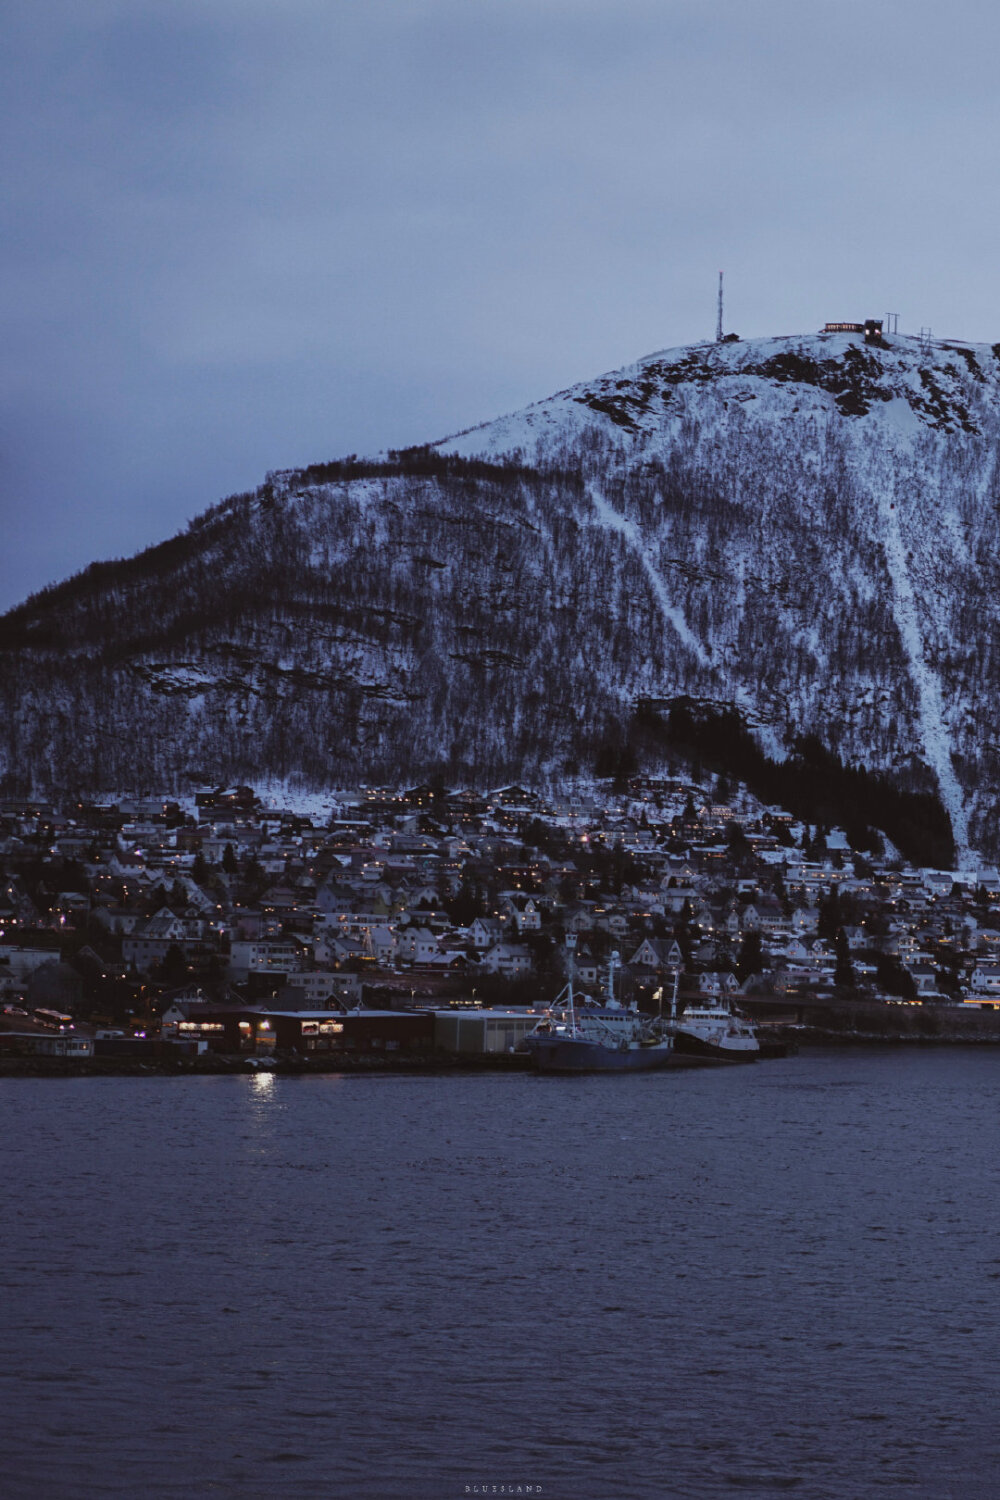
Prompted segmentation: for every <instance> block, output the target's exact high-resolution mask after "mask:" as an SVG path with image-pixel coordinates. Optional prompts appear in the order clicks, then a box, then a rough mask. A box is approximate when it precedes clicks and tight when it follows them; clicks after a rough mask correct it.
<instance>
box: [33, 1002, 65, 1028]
mask: <svg viewBox="0 0 1000 1500" xmlns="http://www.w3.org/2000/svg"><path fill="white" fill-rule="evenodd" d="M31 1014H32V1017H33V1018H34V1019H35V1020H36V1021H38V1022H39V1023H40V1024H41V1025H42V1026H48V1027H49V1029H50V1030H52V1031H72V1030H73V1017H72V1016H68V1015H66V1014H65V1012H64V1011H61V1010H48V1009H46V1007H45V1006H39V1007H38V1008H37V1009H36V1010H33V1011H32V1012H31Z"/></svg>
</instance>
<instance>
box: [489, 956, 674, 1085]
mask: <svg viewBox="0 0 1000 1500" xmlns="http://www.w3.org/2000/svg"><path fill="white" fill-rule="evenodd" d="M619 966H620V959H619V955H618V954H617V953H613V954H612V955H611V959H610V962H609V964H608V975H607V983H606V990H605V994H604V997H603V998H602V999H601V1000H593V999H591V998H590V997H589V996H587V995H577V994H576V993H575V992H574V989H573V978H572V973H571V975H570V980H569V983H568V984H567V985H566V988H565V989H564V990H562V991H561V992H560V994H559V995H558V996H557V997H556V999H555V1000H554V1001H553V1003H552V1005H551V1006H550V1007H549V1008H548V1010H547V1011H546V1013H545V1015H544V1016H543V1017H542V1019H541V1020H540V1021H539V1023H538V1025H537V1026H535V1027H534V1028H533V1030H531V1031H529V1032H528V1033H527V1035H526V1036H525V1037H524V1040H523V1041H522V1042H521V1044H520V1047H519V1050H523V1051H524V1052H527V1054H528V1056H529V1058H530V1059H531V1062H532V1064H533V1065H534V1066H535V1067H536V1068H537V1069H538V1071H539V1072H541V1073H633V1072H648V1071H650V1070H651V1069H653V1068H663V1067H667V1066H668V1065H669V1064H670V1063H671V1062H672V1061H673V1057H674V1038H673V1037H672V1036H671V1035H670V1033H669V1031H668V1030H667V1029H666V1027H665V1026H664V1025H662V1024H661V1022H660V1021H659V1020H658V1019H657V1018H656V1017H654V1016H648V1015H645V1014H643V1012H641V1011H640V1010H639V1009H638V1007H637V1006H635V1005H622V1003H621V1001H620V1000H618V999H617V998H616V996H615V972H616V969H617V968H618V967H619ZM571 967H572V965H571Z"/></svg>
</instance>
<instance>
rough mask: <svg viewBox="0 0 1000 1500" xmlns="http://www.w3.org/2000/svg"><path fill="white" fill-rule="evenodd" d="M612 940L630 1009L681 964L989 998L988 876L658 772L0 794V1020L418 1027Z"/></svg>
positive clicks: (927, 998)
mask: <svg viewBox="0 0 1000 1500" xmlns="http://www.w3.org/2000/svg"><path fill="white" fill-rule="evenodd" d="M612 952H616V953H618V954H619V955H620V960H621V967H620V976H621V977H620V980H619V983H620V985H621V986H622V987H623V989H624V991H625V993H626V994H627V995H628V996H630V997H631V996H635V997H636V998H637V999H638V1000H639V1003H640V1004H642V1005H643V1006H645V1007H648V1006H649V1005H651V1004H652V1003H654V1002H655V1001H656V998H657V997H658V995H659V993H660V992H662V991H663V989H664V987H665V986H670V985H672V983H673V981H674V976H679V981H680V984H681V993H682V995H688V996H690V995H692V994H701V995H704V994H724V995H725V994H736V993H737V992H739V993H740V994H742V995H743V996H745V997H747V996H752V997H756V998H757V999H768V998H770V999H773V1000H774V1001H776V1002H781V1001H788V1002H793V1001H794V1000H795V999H796V998H801V997H803V996H816V995H837V994H841V995H847V994H854V995H858V994H861V995H865V996H867V997H869V998H874V999H884V1000H885V1001H887V1002H896V1003H898V1002H900V1001H909V1002H910V1003H928V1004H930V1003H942V1002H943V1003H953V1004H954V1003H962V1004H965V1005H978V1006H996V1007H1000V876H998V874H997V871H996V870H992V869H990V870H985V869H977V870H975V871H967V872H963V871H936V870H925V869H916V868H912V867H908V866H906V865H905V864H904V863H903V862H902V861H900V860H899V859H894V860H886V859H881V860H873V859H871V858H870V857H869V856H861V855H858V854H856V853H854V852H852V850H851V849H850V848H849V846H848V844H847V841H846V838H845V837H844V835H843V834H842V833H841V832H839V831H838V830H824V829H818V828H811V827H808V826H806V825H803V824H800V823H798V822H796V821H795V819H793V818H792V816H791V815H790V814H789V813H788V812H786V811H784V810H783V809H781V808H775V807H772V808H767V807H763V806H761V805H760V804H759V803H757V802H756V801H755V800H754V799H753V798H751V797H750V796H749V794H747V793H745V792H743V791H739V790H738V791H736V792H735V793H733V792H730V790H729V789H728V788H726V787H724V786H719V785H717V786H716V788H715V789H714V791H713V792H709V791H708V790H707V789H706V788H705V787H703V786H699V785H694V784H691V783H689V782H685V781H684V780H680V779H673V778H668V777H662V778H655V777H645V778H636V779H635V780H634V781H633V782H632V783H631V784H630V785H629V787H628V788H627V790H625V791H613V790H612V789H611V788H610V787H607V786H601V785H596V786H590V787H588V788H586V789H584V790H576V791H574V792H573V793H572V794H566V793H563V794H561V795H548V796H542V795H539V794H537V793H533V792H530V791H528V790H526V789H525V788H523V787H518V786H509V787H503V788H499V789H495V790H493V791H490V792H482V793H480V792H473V791H468V790H463V791H451V792H449V791H448V790H446V789H445V788H443V787H429V786H421V787H415V788H411V789H409V790H406V791H392V790H385V789H370V788H369V789H361V790H359V791H355V792H351V793H348V792H344V793H339V794H336V795H332V794H331V795H330V796H328V797H326V798H325V799H313V800H312V803H311V805H308V806H306V805H303V806H299V807H298V808H289V807H285V808H281V807H274V806H270V805H267V804H266V803H265V802H263V801H262V800H261V799H260V798H259V797H258V796H256V795H255V793H254V791H253V789H251V788H249V787H231V788H219V789H216V790H213V791H206V792H204V793H201V794H199V795H198V796H197V797H195V798H193V799H191V801H190V802H188V803H182V802H178V801H174V800H172V799H119V800H117V801H115V802H114V803H110V802H109V803H96V802H91V803H84V802H79V803H75V804H71V805H67V804H65V803H64V804H62V805H61V806H55V805H52V804H46V803H41V802H27V801H7V802H0V1006H2V1013H0V1031H2V1030H3V1029H4V1028H6V1029H7V1030H11V1029H12V1028H16V1027H17V1026H18V1025H20V1026H21V1028H22V1030H23V1029H24V1027H25V1026H26V1025H27V1024H28V1023H29V1022H30V1018H31V1016H32V1014H33V1013H34V1012H35V1011H38V1010H45V1009H48V1010H53V1009H54V1010H55V1011H56V1012H57V1013H59V1012H60V1011H61V1012H63V1013H65V1014H66V1015H71V1016H73V1017H74V1018H76V1021H78V1022H79V1023H80V1025H83V1024H84V1023H86V1022H88V1021H89V1022H90V1023H91V1024H92V1025H93V1026H95V1027H98V1028H102V1027H103V1028H111V1029H113V1030H114V1029H117V1030H121V1031H122V1033H123V1038H124V1039H125V1040H128V1039H129V1037H130V1036H131V1035H132V1034H133V1033H135V1032H138V1031H139V1030H143V1031H146V1032H147V1033H150V1032H154V1031H159V1032H161V1033H162V1035H163V1036H165V1037H167V1036H169V1037H175V1038H177V1039H179V1040H180V1039H184V1038H187V1039H188V1040H196V1041H197V1042H198V1043H199V1044H210V1043H211V1044H214V1045H217V1046H219V1047H221V1046H223V1045H229V1046H232V1045H233V1044H234V1042H235V1043H237V1044H241V1045H242V1044H243V1043H246V1042H247V1041H248V1040H251V1039H252V1043H253V1045H254V1046H255V1047H257V1046H258V1045H260V1044H261V1043H262V1042H268V1041H273V1044H274V1045H278V1046H279V1047H280V1046H281V1045H283V1039H284V1040H288V1039H289V1038H291V1036H292V1031H294V1044H295V1045H300V1044H302V1045H306V1043H305V1042H304V1040H303V1039H304V1038H308V1039H309V1045H310V1047H311V1049H314V1048H322V1047H330V1048H333V1047H336V1046H342V1045H349V1044H350V1039H351V1037H352V1036H358V1037H360V1036H362V1035H364V1036H365V1037H368V1039H369V1040H368V1041H367V1042H366V1043H365V1045H374V1046H377V1045H392V1044H393V1035H394V1033H393V1027H392V1025H390V1023H389V1022H388V1021H386V1022H385V1026H384V1027H383V1031H382V1033H379V1028H378V1026H377V1025H376V1014H379V1015H382V1016H384V1017H390V1016H395V1017H396V1018H397V1023H398V1024H397V1025H396V1031H395V1037H396V1044H397V1045H398V1044H402V1045H414V1046H416V1045H421V1046H423V1045H426V1044H427V1041H428V1032H427V1029H426V1027H423V1028H421V1026H420V1025H419V1024H418V1022H417V1019H416V1013H417V1012H421V1013H424V1014H429V1013H433V1012H435V1011H436V1012H439V1013H441V1014H444V1013H445V1012H447V1011H448V1010H454V1009H456V1008H463V1007H464V1008H474V1007H482V1006H484V1005H488V1006H493V1007H497V1006H500V1007H501V1008H506V1009H507V1011H510V1008H511V1007H515V1008H517V1007H521V1008H523V1007H529V1006H535V1005H540V1004H544V1002H545V1000H546V999H548V998H551V997H552V996H553V995H554V994H555V993H556V992H557V991H558V989H559V988H560V987H561V986H562V984H563V983H564V982H565V978H566V976H567V974H568V973H572V974H573V975H574V977H575V982H576V983H577V984H578V985H579V986H580V987H581V988H582V989H591V990H593V989H594V987H596V986H600V985H601V983H602V982H603V973H604V969H605V965H606V963H607V961H608V959H609V957H610V955H611V953H612ZM404 1012H406V1013H409V1018H408V1020H406V1021H405V1022H404V1021H403V1020H402V1019H401V1015H402V1013H404ZM359 1016H364V1017H365V1018H366V1023H367V1025H368V1030H367V1032H365V1031H364V1030H363V1028H362V1027H361V1023H360V1021H359V1020H358V1017H359ZM292 1017H297V1018H298V1020H296V1021H294V1022H293V1021H291V1020H290V1019H288V1018H292ZM351 1017H354V1019H353V1020H352V1019H351ZM261 1021H266V1022H267V1025H266V1026H264V1027H263V1028H262V1026H261V1025H260V1022H261ZM241 1027H242V1031H241ZM290 1027H291V1028H292V1031H290V1030H289V1028H290ZM407 1027H408V1028H409V1030H407ZM376 1034H379V1035H381V1037H382V1039H381V1042H379V1041H372V1040H371V1038H373V1037H375V1036H376ZM400 1038H404V1040H403V1041H402V1043H400ZM405 1038H409V1040H408V1041H407V1040H405Z"/></svg>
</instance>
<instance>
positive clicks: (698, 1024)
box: [670, 996, 760, 1063]
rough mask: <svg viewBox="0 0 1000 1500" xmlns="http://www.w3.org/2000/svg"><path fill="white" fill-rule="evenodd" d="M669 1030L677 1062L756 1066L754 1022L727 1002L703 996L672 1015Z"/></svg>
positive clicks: (756, 1049)
mask: <svg viewBox="0 0 1000 1500" xmlns="http://www.w3.org/2000/svg"><path fill="white" fill-rule="evenodd" d="M670 1029H671V1030H672V1032H673V1036H674V1046H675V1048H676V1051H677V1056H678V1061H679V1060H680V1059H681V1058H690V1059H691V1060H692V1061H694V1060H696V1059H697V1060H699V1061H701V1062H724V1063H731V1062H756V1061H757V1058H758V1057H759V1056H760V1041H759V1039H758V1037H757V1032H756V1030H755V1029H754V1026H753V1022H752V1021H749V1020H747V1018H746V1016H744V1015H741V1014H740V1012H739V1011H737V1010H734V1009H733V1008H732V1007H731V1006H730V1005H729V1003H728V1001H725V1000H722V999H718V998H715V997H714V996H711V997H710V996H704V997H702V998H700V999H698V1000H696V1001H694V1003H691V1004H688V1005H687V1006H685V1008H684V1010H683V1011H682V1012H681V1014H680V1015H679V1016H678V1015H672V1017H671V1023H670Z"/></svg>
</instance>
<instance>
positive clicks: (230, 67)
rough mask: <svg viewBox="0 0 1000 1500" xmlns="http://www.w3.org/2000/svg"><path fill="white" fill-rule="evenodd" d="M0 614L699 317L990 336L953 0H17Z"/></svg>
mask: <svg viewBox="0 0 1000 1500" xmlns="http://www.w3.org/2000/svg"><path fill="white" fill-rule="evenodd" d="M0 42H2V45H0V112H2V120H3V140H2V145H3V162H4V179H5V180H4V193H3V196H2V208H0V214H2V219H3V223H2V234H0V256H2V260H3V267H2V270H3V274H2V277H0V317H2V321H3V329H2V332H3V341H2V348H3V361H2V371H0V479H2V507H3V509H2V517H0V519H2V527H3V531H2V535H3V544H2V547H0V608H4V607H7V606H9V605H11V604H13V603H16V602H17V601H18V600H20V599H22V598H24V597H25V596H26V595H27V594H28V593H29V592H31V591H33V590H36V589H38V588H41V587H43V586H44V585H45V584H47V583H50V582H53V581H55V580H57V579H59V578H62V577H64V576H66V575H67V574H68V573H71V572H74V571H76V570H78V569H79V568H81V567H83V566H85V565H86V564H87V563H88V562H90V561H92V560H94V559H95V558H98V557H108V556H120V555H124V554H127V553H131V552H133V551H135V550H136V549H138V548H139V547H141V546H144V545H146V544H148V543H150V542H153V541H157V540H160V539H162V538H163V537H165V536H168V535H170V534H172V533H173V532H174V531H176V530H177V529H178V528H179V527H181V526H183V525H184V524H185V523H186V521H187V520H189V519H190V518H191V517H192V516H194V515H196V514H198V513H199V512H200V511H201V510H203V509H204V508H205V507H206V506H207V505H210V504H213V503H214V502H215V501H216V500H218V499H220V498H222V497H223V496H224V495H227V494H231V493H233V492H234V491H238V490H243V489H248V488H251V487H253V486H254V485H255V484H257V483H258V482H260V480H261V479H262V478H263V476H264V473H265V472H266V470H268V469H271V468H280V467H284V466H291V465H296V464H304V463H309V462H315V461H319V460H324V459H329V458H334V457H337V456H339V455H341V454H344V453H348V452H355V451H356V452H371V451H375V450H377V449H379V448H384V447H400V446H404V445H407V444H411V443H417V442H423V441H428V440H430V439H433V438H436V437H441V436H444V435H445V434H447V433H450V432H453V431H456V430H459V429H461V428H463V427H467V426H469V425H471V424H472V423H474V422H477V421H482V420H486V419H488V418H490V417H493V416H497V415H500V414H501V413H502V412H505V411H511V410H514V409H516V408H517V407H519V406H522V405H525V404H526V403H527V402H529V401H532V400H535V399H538V398H540V397H543V396H546V395H548V394H550V393H551V392H553V391H555V390H558V389H560V388H561V387H563V386H565V385H567V384H569V383H570V382H572V381H575V380H580V379H584V378H586V377H587V376H590V375H595V374H597V373H599V372H602V371H605V370H608V369H612V368H614V367H616V366H617V365H620V364H624V363H627V362H629V361H631V360H633V359H635V358H638V357H639V356H640V355H642V354H645V353H649V352H651V351H652V350H655V349H660V348H663V347H666V346H670V345H674V344H681V343H685V342H689V341H695V340H701V339H705V338H710V337H712V335H713V334H714V329H715V294H716V278H717V275H718V271H719V269H724V270H725V272H726V289H727V318H726V322H727V327H729V328H731V329H734V330H735V331H737V332H738V333H740V334H742V335H744V336H753V335H768V334H781V333H795V332H800V331H806V330H811V329H814V328H816V327H818V326H819V325H820V324H821V323H823V322H824V321H826V320H827V319H828V318H860V317H864V316H866V315H869V314H875V315H882V314H884V313H886V312H888V311H893V312H898V313H899V327H900V331H901V332H915V331H917V330H918V329H919V328H920V326H921V325H928V326H931V327H932V328H933V330H934V332H935V334H940V335H950V336H954V337H959V338H967V339H972V340H984V341H989V342H993V341H995V340H997V339H1000V276H998V274H997V263H996V246H997V244H998V238H1000V237H998V223H997V219H998V207H997V202H998V200H997V192H996V187H997V175H998V174H997V155H998V151H1000V129H998V124H1000V120H998V115H1000V89H998V86H997V82H996V65H997V57H998V55H1000V11H998V10H997V9H996V8H995V7H994V6H992V5H990V4H987V3H985V0H984V3H979V0H952V3H951V4H950V5H947V6H945V5H942V4H940V3H939V0H934V3H930V0H84V3H82V4H81V3H80V0H30V3H28V0H22V3H15V4H10V5H7V6H5V7H4V8H3V15H2V19H0Z"/></svg>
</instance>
